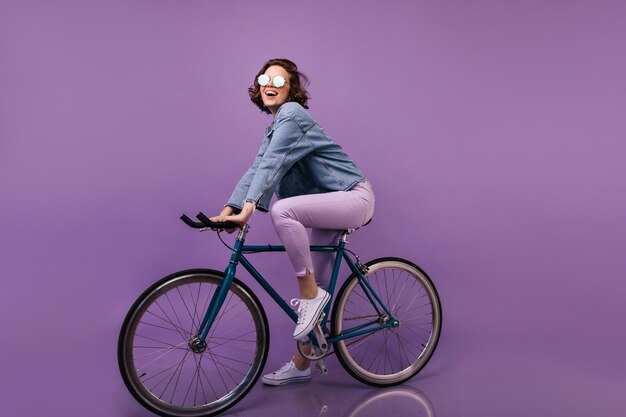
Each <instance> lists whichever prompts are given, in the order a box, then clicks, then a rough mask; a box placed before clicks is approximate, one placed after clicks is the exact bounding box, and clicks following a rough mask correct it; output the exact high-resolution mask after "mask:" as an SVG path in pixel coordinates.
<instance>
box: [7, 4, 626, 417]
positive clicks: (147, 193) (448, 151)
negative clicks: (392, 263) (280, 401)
mask: <svg viewBox="0 0 626 417" xmlns="http://www.w3.org/2000/svg"><path fill="white" fill-rule="evenodd" d="M624 12H626V8H625V7H624V3H623V2H620V1H575V2H566V1H556V0H553V1H532V2H502V1H487V0H485V1H476V2H466V1H437V2H435V1H433V2H417V1H397V2H382V1H381V2H375V1H351V2H335V1H316V2H303V1H298V2H279V1H275V0H268V1H264V2H256V1H233V2H227V1H223V2H218V1H191V0H188V1H163V0H151V1H133V2H129V1H106V2H105V1H102V2H96V1H71V0H67V1H56V2H50V1H43V0H42V1H20V2H2V3H0V236H1V237H0V245H1V246H0V277H1V279H2V287H3V288H2V291H1V292H0V314H1V316H2V318H3V320H2V340H3V342H2V344H1V347H0V350H1V356H0V357H1V359H2V360H1V361H0V393H1V394H0V395H2V396H4V395H7V396H10V398H11V399H12V400H15V401H14V402H9V406H8V407H9V411H12V412H13V414H11V413H9V414H7V415H28V416H30V415H43V414H40V413H39V411H40V412H43V410H48V413H51V412H53V411H54V412H56V411H59V412H60V410H65V412H67V413H68V414H66V415H86V414H84V413H82V412H80V411H79V410H82V409H83V406H85V405H86V404H95V403H99V402H104V403H106V404H107V406H106V407H108V408H105V409H103V410H105V411H103V414H102V415H122V414H123V412H122V411H120V410H123V409H124V407H126V406H127V405H128V404H129V403H130V402H132V400H131V399H130V398H129V397H130V396H128V395H127V394H126V393H125V392H124V388H123V387H122V382H121V380H120V378H119V376H118V371H117V365H116V357H115V344H116V338H117V332H118V330H119V327H120V325H121V321H122V319H123V316H124V314H125V312H126V310H127V309H128V307H129V306H130V305H131V303H132V301H133V300H134V299H135V298H136V296H137V295H138V294H139V293H140V292H141V291H142V289H144V288H145V287H147V286H148V285H149V284H150V283H151V282H153V281H154V280H156V279H157V278H159V277H161V276H163V275H165V274H168V273H169V272H172V271H175V270H178V269H183V268H188V267H202V266H206V267H214V268H218V267H221V266H222V265H224V264H225V261H226V259H227V255H228V254H227V251H225V250H224V249H223V248H222V247H221V246H220V245H219V244H218V242H217V239H216V238H215V236H212V235H211V234H208V233H207V234H199V233H195V232H193V231H191V230H190V229H187V228H186V227H184V225H183V224H182V223H181V222H179V221H178V219H177V218H178V216H179V215H180V214H181V213H183V212H187V213H190V214H193V213H195V211H197V210H203V211H205V212H206V213H209V214H211V213H216V212H217V211H218V210H219V209H220V207H221V205H222V204H223V203H224V201H225V200H226V198H227V197H228V195H229V193H230V191H231V190H232V187H233V186H234V184H235V183H236V181H237V179H238V178H239V176H240V175H241V174H242V173H243V171H244V170H245V169H246V168H247V166H248V165H249V164H250V163H251V161H252V159H253V157H254V154H255V152H256V150H257V147H258V145H259V143H260V140H261V139H262V131H263V128H264V127H265V126H266V125H267V124H268V123H269V122H270V119H269V117H268V116H266V115H263V114H261V113H260V112H259V111H258V110H257V109H256V108H255V107H253V105H252V104H251V103H250V102H249V100H248V97H247V92H246V89H247V87H248V86H249V84H250V83H251V81H252V77H253V76H254V74H256V71H257V70H258V69H259V67H260V66H261V65H262V64H263V62H264V61H265V60H266V59H268V58H273V57H288V58H290V59H292V60H294V61H295V62H296V63H298V65H299V66H300V68H301V69H302V70H303V71H304V72H305V73H306V74H307V75H308V76H309V77H310V79H311V87H310V93H311V96H312V100H311V101H310V107H311V109H310V110H311V113H312V114H313V116H314V117H315V118H316V119H317V120H318V121H319V122H320V124H321V125H322V126H323V127H324V128H325V130H327V131H328V132H329V133H330V134H331V136H333V137H334V138H335V140H337V141H338V142H339V143H340V144H342V146H344V149H345V150H346V151H347V153H348V154H349V155H350V156H351V157H352V158H353V159H354V160H355V161H356V162H357V164H358V165H359V166H360V167H361V168H362V170H363V171H364V172H365V173H366V175H367V176H368V177H369V179H370V180H371V181H372V182H373V184H374V186H375V187H376V191H377V211H376V215H375V219H374V222H373V223H372V224H371V225H370V226H368V227H367V228H365V229H364V230H362V231H359V232H358V233H357V234H356V235H355V236H354V237H353V238H352V245H351V246H352V247H353V248H354V249H356V250H357V251H358V252H359V253H360V254H362V257H363V258H366V259H367V258H372V257H375V256H383V255H397V256H403V257H407V258H410V259H413V260H414V261H415V262H417V263H418V264H420V265H422V266H423V267H424V268H425V269H426V270H427V271H428V272H429V273H430V275H431V276H432V277H433V278H434V280H435V282H436V284H437V286H438V287H439V289H440V293H441V297H442V300H443V303H444V309H445V310H444V316H445V322H444V324H445V330H444V339H443V340H442V343H446V340H453V339H454V337H457V338H458V337H459V335H463V334H491V335H498V336H499V337H503V338H505V337H510V336H511V335H517V336H527V337H528V339H529V340H532V341H534V342H533V343H541V344H545V346H546V349H547V350H548V351H550V352H552V351H553V352H554V358H555V360H571V361H572V363H573V364H574V363H578V362H579V361H581V359H579V358H583V357H584V362H585V365H584V366H586V367H587V368H589V369H591V368H593V369H595V370H596V371H595V372H598V373H600V374H604V375H622V376H623V372H624V371H626V370H625V369H624V365H623V356H621V354H622V353H623V350H624V348H625V347H626V340H625V336H624V332H623V323H624V319H623V317H624V308H623V307H622V305H623V303H622V300H621V299H622V298H623V294H624V292H625V290H626V281H625V280H624V278H625V276H626V256H625V252H626V192H625V187H624V180H625V179H626V168H625V164H624V159H625V158H624V157H625V155H626V145H624V138H625V133H626V118H625V117H624V113H625V109H626V83H625V82H624V74H626V54H625V52H624V51H625V49H624V39H625V36H626V29H624V24H623V22H624ZM252 226H253V230H252V233H251V235H250V238H249V241H250V242H253V241H254V242H257V243H266V242H268V241H276V240H277V239H276V237H275V234H274V232H273V231H272V229H271V224H270V221H269V218H268V216H267V215H263V214H257V215H255V217H254V218H253V221H252ZM268 256H269V255H268ZM255 259H257V258H255ZM258 259H259V263H260V265H261V266H262V271H263V272H267V274H268V275H269V276H271V277H272V279H273V282H276V283H279V284H281V285H282V287H283V288H287V290H286V292H285V294H284V297H285V298H291V296H293V295H294V294H295V292H296V284H295V282H293V278H292V277H291V276H288V275H289V274H287V275H286V274H285V272H284V271H285V270H287V269H288V267H289V264H288V263H287V262H288V261H287V258H286V257H285V256H283V255H280V254H279V255H272V257H271V258H270V257H268V258H261V257H259V258H258ZM255 288H256V287H255ZM267 310H268V314H269V315H270V316H271V318H272V320H273V326H274V327H275V328H276V329H277V330H274V331H273V334H272V337H273V345H272V356H271V358H272V359H275V360H276V361H278V360H282V359H283V358H284V357H285V356H286V355H287V353H286V349H291V348H292V345H291V344H289V345H288V347H287V346H283V344H282V342H283V341H284V342H285V343H286V341H288V336H289V335H288V334H287V333H289V330H288V329H287V328H288V326H289V325H288V323H287V322H286V321H285V320H284V319H283V318H282V317H278V316H277V314H278V310H277V309H276V308H273V307H268V308H267ZM618 330H619V331H618ZM282 333H285V336H283V335H282ZM446 338H447V339H446ZM458 348H459V349H462V343H460V344H459V345H458ZM583 355H584V356H583ZM87 375H98V377H95V376H94V377H90V378H89V379H88V382H84V383H83V382H79V381H80V380H81V379H83V380H84V378H86V376H87ZM42 378H45V379H46V380H47V381H50V380H52V381H53V383H52V384H50V383H49V382H47V383H45V384H41V383H38V384H33V380H41V379H42ZM30 397H34V398H38V403H39V404H40V405H41V406H42V407H43V405H44V404H45V407H47V408H42V409H41V410H39V411H38V412H33V413H34V414H28V413H27V414H19V413H15V410H20V409H21V408H20V404H24V402H26V401H27V399H28V398H30ZM7 398H8V397H7ZM2 402H3V403H5V404H6V402H5V401H4V400H2ZM68 404H70V405H68ZM71 404H76V405H75V406H73V405H71ZM12 407H14V408H12ZM73 413H75V414H73ZM90 415H96V414H90Z"/></svg>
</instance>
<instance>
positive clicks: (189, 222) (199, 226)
mask: <svg viewBox="0 0 626 417" xmlns="http://www.w3.org/2000/svg"><path fill="white" fill-rule="evenodd" d="M180 219H181V220H182V221H184V222H185V224H186V225H187V226H189V227H193V228H194V229H204V228H205V227H206V226H205V225H204V224H202V223H200V222H194V221H193V220H191V219H190V218H189V217H187V215H186V214H183V215H182V216H180Z"/></svg>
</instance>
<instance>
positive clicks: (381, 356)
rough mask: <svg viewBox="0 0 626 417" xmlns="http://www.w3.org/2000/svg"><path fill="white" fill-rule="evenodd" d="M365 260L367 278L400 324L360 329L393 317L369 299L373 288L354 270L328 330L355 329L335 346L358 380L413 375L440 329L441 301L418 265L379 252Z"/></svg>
mask: <svg viewBox="0 0 626 417" xmlns="http://www.w3.org/2000/svg"><path fill="white" fill-rule="evenodd" d="M366 265H367V267H368V272H367V273H366V274H365V279H367V280H368V282H369V284H370V286H371V288H372V289H373V290H374V291H375V292H376V294H378V296H379V298H380V300H381V301H382V302H383V303H384V304H385V305H386V306H387V309H388V310H389V312H390V313H391V316H392V317H393V318H395V319H396V320H398V325H397V327H387V328H384V329H380V330H374V331H371V332H369V333H359V332H362V331H363V330H366V329H367V328H372V326H381V325H386V324H387V323H389V322H391V320H392V318H391V317H388V316H387V315H386V314H385V313H384V312H383V311H382V308H381V307H380V305H379V304H378V303H377V302H372V301H373V300H375V297H374V296H373V294H370V291H369V290H365V288H366V286H365V285H363V283H360V279H361V278H360V277H359V276H357V275H355V274H352V275H351V276H350V277H349V278H348V279H347V280H346V282H345V283H344V284H343V286H342V287H341V289H340V290H339V293H338V295H337V299H336V301H335V304H334V305H333V314H332V336H333V337H336V336H337V335H340V334H342V332H344V334H348V333H349V332H350V329H355V328H358V329H357V330H355V331H354V336H353V337H350V338H347V339H343V340H339V341H337V342H335V343H334V347H335V352H336V353H337V357H338V358H339V362H340V363H341V365H342V366H343V367H344V368H345V369H346V371H348V373H349V374H350V375H352V376H353V377H354V378H356V379H358V380H359V381H361V382H364V383H366V384H369V385H374V386H388V385H396V384H400V383H402V382H404V381H406V380H408V379H410V378H412V377H413V376H415V375H416V374H417V373H418V372H419V371H420V370H421V369H422V368H423V367H424V366H425V365H426V363H427V362H428V360H429V359H430V358H431V356H432V354H433V352H434V351H435V348H436V347H437V342H438V341H439V335H440V333H441V320H442V317H441V303H440V301H439V296H438V294H437V290H436V289H435V286H434V285H433V283H432V281H431V280H430V278H429V277H428V275H426V273H425V272H424V271H423V270H422V269H420V267H418V266H417V265H415V264H413V263H411V262H409V261H407V260H404V259H400V258H380V259H376V260H374V261H370V262H368V263H367V264H366ZM368 323H369V324H368ZM359 326H362V327H361V328H359Z"/></svg>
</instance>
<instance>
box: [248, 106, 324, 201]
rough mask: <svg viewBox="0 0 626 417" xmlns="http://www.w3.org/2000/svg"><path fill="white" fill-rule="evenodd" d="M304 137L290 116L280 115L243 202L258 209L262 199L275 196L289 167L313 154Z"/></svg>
mask: <svg viewBox="0 0 626 417" xmlns="http://www.w3.org/2000/svg"><path fill="white" fill-rule="evenodd" d="M305 134H306V131H305V130H303V129H302V128H301V127H300V124H299V123H298V122H297V121H296V120H295V119H293V118H292V117H290V116H289V115H282V117H280V118H278V120H276V125H275V126H274V132H273V134H272V137H271V140H270V142H269V145H268V147H267V149H266V150H265V153H264V155H263V156H262V158H261V160H260V162H259V164H258V167H257V169H256V172H255V174H254V177H253V178H252V182H251V183H250V186H249V188H248V193H247V195H246V199H245V201H251V202H253V203H256V204H257V206H259V205H261V204H262V203H264V198H266V196H267V195H268V194H269V195H270V196H271V195H272V194H273V193H274V189H275V188H276V186H277V185H278V183H279V182H280V180H281V179H282V178H283V176H284V175H285V173H286V172H287V171H288V170H289V168H291V167H292V166H293V165H294V164H295V163H296V162H297V161H299V160H300V159H302V158H303V157H305V156H306V155H307V154H309V153H310V152H312V151H313V146H312V145H311V144H310V143H309V141H308V140H306V138H305Z"/></svg>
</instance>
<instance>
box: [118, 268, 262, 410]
mask: <svg viewBox="0 0 626 417" xmlns="http://www.w3.org/2000/svg"><path fill="white" fill-rule="evenodd" d="M222 280H223V274H222V273H221V272H218V271H212V270H191V271H182V272H178V273H175V274H173V275H170V276H168V277H166V278H163V279H162V280H161V281H159V282H157V283H156V284H154V285H153V286H152V287H150V288H149V289H148V290H146V291H145V292H144V293H143V294H142V295H141V296H140V297H139V299H138V300H137V301H136V302H135V304H134V305H133V307H132V308H131V309H130V311H129V312H128V314H127V316H126V319H125V320H124V324H123V326H122V329H121V332H120V337H119V341H118V362H119V367H120V371H121V374H122V378H123V379H124V382H125V384H126V387H127V388H128V389H129V391H130V392H131V394H132V395H133V396H134V397H135V399H137V401H139V402H140V403H141V404H142V405H143V406H144V407H146V408H147V409H149V410H150V411H152V412H154V413H157V414H159V415H161V416H176V417H179V416H187V417H200V416H211V415H214V414H217V413H220V412H222V411H224V410H226V409H227V408H229V407H232V406H233V405H234V404H236V403H237V402H238V401H240V400H241V399H242V398H243V397H244V396H245V395H246V393H247V392H248V391H249V390H250V389H251V388H252V386H253V385H254V383H255V382H256V380H257V379H258V377H259V375H260V374H261V371H262V369H263V366H264V365H265V360H266V359H267V352H268V348H269V331H268V326H267V318H266V316H265V312H264V311H263V308H262V306H261V304H260V303H259V300H258V299H257V298H256V296H255V295H254V293H253V292H252V291H251V290H250V289H249V288H248V287H246V286H245V285H244V284H243V283H241V282H240V281H239V280H237V279H234V280H233V282H232V285H231V287H230V291H229V292H228V294H227V296H226V299H225V300H224V304H223V305H222V308H221V309H220V311H219V313H218V315H217V317H216V318H215V321H214V323H213V326H212V327H211V330H210V332H209V334H208V337H207V339H206V343H205V344H204V345H202V344H201V343H200V342H199V340H198V338H197V337H196V333H197V330H198V327H199V325H200V322H201V320H202V318H203V317H204V313H205V311H206V310H207V308H208V305H209V302H210V300H211V297H212V296H213V294H214V293H215V292H216V291H217V290H218V289H219V287H220V286H221V283H222Z"/></svg>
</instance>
